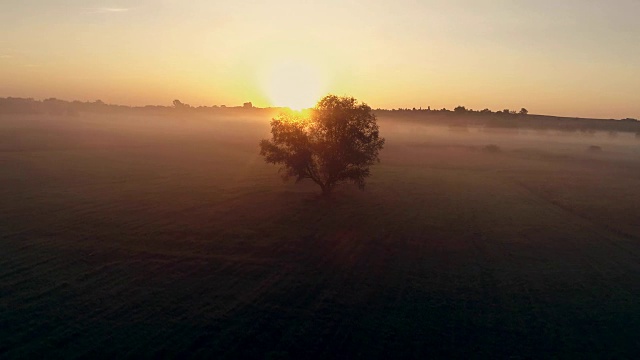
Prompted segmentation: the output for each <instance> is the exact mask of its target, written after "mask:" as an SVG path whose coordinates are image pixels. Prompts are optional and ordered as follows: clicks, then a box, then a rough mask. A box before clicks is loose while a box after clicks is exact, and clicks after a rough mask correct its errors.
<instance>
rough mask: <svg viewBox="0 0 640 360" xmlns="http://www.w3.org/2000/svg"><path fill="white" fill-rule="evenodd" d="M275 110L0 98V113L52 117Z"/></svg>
mask: <svg viewBox="0 0 640 360" xmlns="http://www.w3.org/2000/svg"><path fill="white" fill-rule="evenodd" d="M277 110H278V108H266V109H265V108H256V107H254V106H253V105H252V104H251V103H249V102H248V103H244V104H243V105H242V106H225V105H220V106H218V105H214V106H198V107H195V106H191V105H189V104H184V103H182V102H181V101H180V100H174V101H173V105H172V106H161V105H146V106H125V105H114V104H107V103H104V102H103V101H101V100H96V101H93V102H82V101H66V100H60V99H55V98H51V99H46V100H34V99H31V98H28V99H25V98H12V97H9V98H0V114H48V115H56V116H77V115H79V114H80V113H105V114H109V113H138V114H157V115H162V114H175V113H176V112H202V113H206V112H216V113H236V112H238V111H242V112H244V113H246V112H254V113H260V112H268V113H272V112H274V111H277Z"/></svg>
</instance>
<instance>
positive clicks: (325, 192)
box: [320, 184, 333, 197]
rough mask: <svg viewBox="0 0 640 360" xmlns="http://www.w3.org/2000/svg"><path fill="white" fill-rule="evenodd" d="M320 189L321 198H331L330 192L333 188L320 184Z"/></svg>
mask: <svg viewBox="0 0 640 360" xmlns="http://www.w3.org/2000/svg"><path fill="white" fill-rule="evenodd" d="M320 188H321V189H322V196H323V197H329V196H331V190H333V186H331V185H329V184H320Z"/></svg>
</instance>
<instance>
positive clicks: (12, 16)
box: [0, 0, 640, 118]
mask: <svg viewBox="0 0 640 360" xmlns="http://www.w3.org/2000/svg"><path fill="white" fill-rule="evenodd" d="M639 13H640V2H638V1H633V0H616V1H604V0H597V1H596V0H587V1H585V0H581V1H577V0H569V1H562V2H557V1H550V0H543V1H504V0H499V1H494V0H492V1H487V0H483V1H476V0H474V1H471V0H464V1H449V0H447V1H444V0H435V1H419V2H418V1H407V0H398V1H393V2H385V1H380V0H374V1H362V0H354V1H336V0H328V1H323V2H321V3H320V2H300V1H293V0H288V1H287V0H279V1H269V2H254V1H246V0H239V1H233V2H221V1H202V0H201V1H189V2H184V1H172V0H162V1H155V0H154V1H151V0H143V1H95V0H90V1H84V0H83V1H80V0H71V1H62V0H46V1H44V0H4V1H2V3H1V4H0V34H2V36H0V80H1V81H0V97H2V96H21V97H35V98H47V97H58V98H63V99H68V100H74V99H79V100H95V99H102V100H103V101H106V102H110V103H120V104H128V105H142V104H169V103H170V102H171V101H172V100H173V99H175V98H180V99H181V100H184V101H186V102H187V103H190V104H192V105H212V104H227V105H239V104H241V103H242V102H244V101H252V102H253V103H254V105H256V106H270V105H287V104H277V103H275V102H277V101H276V100H274V97H273V96H272V95H273V94H271V93H270V91H269V86H270V85H269V84H268V82H269V80H268V78H269V76H270V74H271V73H272V72H273V69H274V68H276V69H277V68H278V67H279V66H286V65H287V64H290V63H293V64H303V66H306V67H309V68H311V69H313V72H314V74H315V77H316V80H317V89H316V90H317V92H318V93H319V94H318V96H317V98H319V97H320V96H321V95H324V94H326V93H328V92H333V93H337V94H349V95H352V96H355V97H356V98H358V99H362V100H364V101H366V102H367V103H369V104H370V105H371V106H373V107H383V108H396V107H413V106H416V107H418V106H422V107H426V106H432V107H434V108H441V107H447V108H453V107H455V106H456V105H465V106H467V107H468V108H474V109H482V108H485V107H488V108H491V109H503V108H511V109H519V108H520V107H526V108H527V109H529V110H530V111H531V112H533V113H538V114H553V115H566V116H583V117H604V118H623V117H636V118H638V117H640V104H639V103H638V102H637V101H636V100H637V94H638V93H640V71H638V69H639V68H640V60H639V59H640V42H638V41H637V40H638V39H639V38H640V23H639V22H638V21H637V14H639Z"/></svg>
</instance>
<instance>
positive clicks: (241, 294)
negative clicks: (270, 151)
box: [0, 115, 640, 359]
mask: <svg viewBox="0 0 640 360" xmlns="http://www.w3.org/2000/svg"><path fill="white" fill-rule="evenodd" d="M268 120H269V119H211V118H206V117H201V118H180V117H179V116H178V117H175V118H169V117H160V116H158V117H134V116H115V115H114V116H106V115H105V116H97V115H81V116H79V117H77V118H63V117H60V118H55V117H51V118H46V117H45V118H42V117H37V116H36V117H28V116H20V117H18V116H12V117H9V116H3V117H0V242H1V243H0V246H1V251H0V358H65V359H69V358H76V357H83V358H96V357H97V358H110V357H133V358H138V357H178V356H180V357H183V356H194V357H205V358H289V357H291V358H334V357H337V358H397V357H415V358H425V357H429V356H431V357H462V358H469V357H471V358H474V357H476V358H477V357H483V358H531V357H544V358H547V357H559V358H569V357H572V358H575V357H580V358H634V357H635V355H637V354H638V353H640V336H639V335H640V300H639V299H640V140H637V139H634V138H633V137H632V136H625V135H624V134H621V135H619V136H618V137H615V138H613V137H611V136H607V135H606V134H596V135H595V136H592V137H586V136H583V137H581V136H577V135H576V136H572V135H567V134H555V133H550V132H547V133H544V134H542V133H539V132H534V131H531V132H529V133H526V134H522V133H515V132H507V131H506V130H505V131H500V130H497V129H494V130H489V129H484V130H482V131H481V130H479V129H470V130H469V129H465V131H456V130H455V129H453V130H452V129H447V128H430V127H424V126H419V125H415V124H411V125H409V124H402V123H399V122H396V121H393V119H381V133H382V136H384V137H386V138H387V145H386V147H385V149H384V150H383V151H382V153H381V159H382V162H381V164H380V165H377V166H376V167H374V168H373V169H372V170H373V176H372V177H371V178H370V180H369V182H368V184H367V187H366V190H365V191H364V192H360V191H358V190H357V189H355V188H353V187H351V186H343V187H341V188H338V190H337V192H336V194H335V196H334V198H333V199H331V200H322V199H319V198H318V197H317V194H318V193H319V188H317V187H314V185H313V184H307V183H303V184H298V185H295V184H292V183H289V184H283V183H282V182H281V180H280V179H279V177H278V174H277V169H276V168H275V167H273V166H269V165H267V164H264V162H263V161H262V159H261V158H260V157H259V156H258V141H259V140H260V139H261V138H264V137H267V136H268ZM488 144H496V145H498V146H499V147H500V149H501V151H499V152H488V151H484V150H483V149H484V148H483V147H484V146H485V145H488ZM589 145H598V146H602V149H603V151H602V152H601V153H588V152H587V151H586V149H587V147H588V146H589Z"/></svg>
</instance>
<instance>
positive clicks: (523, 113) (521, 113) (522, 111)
mask: <svg viewBox="0 0 640 360" xmlns="http://www.w3.org/2000/svg"><path fill="white" fill-rule="evenodd" d="M528 113H529V110H527V109H525V108H522V109H520V113H519V114H520V115H527V114H528Z"/></svg>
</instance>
